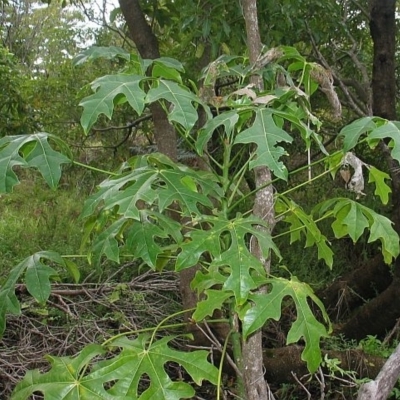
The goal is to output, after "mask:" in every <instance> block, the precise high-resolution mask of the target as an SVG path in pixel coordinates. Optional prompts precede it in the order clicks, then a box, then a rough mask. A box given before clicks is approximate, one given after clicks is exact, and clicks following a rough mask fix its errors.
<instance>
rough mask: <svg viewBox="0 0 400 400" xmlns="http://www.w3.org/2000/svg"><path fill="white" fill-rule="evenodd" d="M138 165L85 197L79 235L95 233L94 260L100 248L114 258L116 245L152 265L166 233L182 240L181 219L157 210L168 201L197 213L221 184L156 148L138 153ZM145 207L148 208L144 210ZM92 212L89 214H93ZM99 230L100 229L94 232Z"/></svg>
mask: <svg viewBox="0 0 400 400" xmlns="http://www.w3.org/2000/svg"><path fill="white" fill-rule="evenodd" d="M139 165H142V166H141V167H139V168H136V169H134V170H133V171H130V172H126V173H123V174H122V175H121V176H117V177H113V178H110V179H107V180H105V181H104V182H102V183H101V184H100V188H99V191H98V192H97V193H95V194H93V195H92V196H90V197H89V199H88V200H87V201H86V202H85V205H84V209H83V212H82V217H83V218H88V220H87V224H86V232H85V236H84V240H85V241H86V242H87V241H88V239H89V238H90V236H94V239H93V243H92V249H91V254H92V257H93V262H94V264H95V265H98V264H99V261H100V258H101V256H102V255H103V254H104V255H105V256H106V257H108V258H109V259H110V260H113V261H119V255H120V247H122V246H124V248H125V250H126V251H128V252H129V253H130V254H134V255H135V256H136V257H139V258H142V259H143V260H144V261H145V262H146V263H148V265H149V266H151V267H153V268H155V267H156V263H157V259H158V257H159V256H160V255H161V254H162V253H163V252H164V247H165V246H166V245H168V244H169V243H168V241H167V243H162V242H163V239H167V238H171V239H173V240H174V242H175V243H177V242H179V241H180V240H181V234H180V232H179V228H180V225H178V224H176V223H175V222H174V221H173V220H171V219H169V218H168V217H165V216H163V215H162V214H161V213H162V212H163V211H165V210H166V209H168V208H169V207H171V206H173V207H174V208H175V211H178V208H176V206H178V207H179V211H180V212H181V213H182V215H183V216H187V217H190V218H194V217H195V216H196V215H202V211H201V210H200V209H199V207H200V206H202V207H206V208H208V209H212V208H213V207H214V204H213V202H212V201H211V198H214V199H216V200H218V199H219V198H220V196H221V193H222V192H221V189H220V187H219V185H218V182H216V180H215V178H214V176H213V175H211V174H209V173H208V172H202V171H193V170H191V169H190V168H188V167H186V166H184V165H180V164H175V163H173V162H172V161H171V160H169V159H168V158H167V157H165V156H163V155H161V154H151V155H147V156H143V157H141V161H140V162H139ZM146 208H147V210H146ZM94 217H96V219H95V220H94V219H93V218H94ZM98 231H100V233H99V234H97V232H98Z"/></svg>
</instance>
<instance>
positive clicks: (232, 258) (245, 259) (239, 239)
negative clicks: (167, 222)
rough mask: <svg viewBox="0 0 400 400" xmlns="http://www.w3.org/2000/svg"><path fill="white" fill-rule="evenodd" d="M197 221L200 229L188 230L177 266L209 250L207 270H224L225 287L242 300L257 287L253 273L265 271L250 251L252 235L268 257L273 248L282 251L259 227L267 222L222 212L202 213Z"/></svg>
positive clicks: (197, 259)
mask: <svg viewBox="0 0 400 400" xmlns="http://www.w3.org/2000/svg"><path fill="white" fill-rule="evenodd" d="M197 222H198V224H197V225H195V228H197V229H195V230H192V231H189V232H188V233H187V235H186V236H187V238H188V240H186V241H184V242H183V243H182V245H181V253H180V254H179V255H178V258H177V260H176V269H177V270H178V271H179V270H182V269H184V268H189V267H191V266H193V265H195V264H196V263H197V262H198V261H199V259H200V257H201V255H202V254H204V253H207V254H208V256H210V257H211V259H212V261H211V267H210V271H208V273H211V271H214V272H217V271H218V270H221V271H224V274H227V278H225V282H224V284H223V289H224V290H225V291H231V292H232V293H233V294H234V296H235V298H236V302H237V303H238V304H243V303H244V302H245V301H246V299H247V296H248V294H249V292H250V290H252V289H254V288H256V287H257V282H256V280H255V278H254V275H258V276H264V275H265V270H264V267H263V265H262V263H261V262H260V260H258V259H257V258H256V257H254V256H253V255H252V254H251V251H250V248H249V247H250V245H249V238H250V236H254V237H255V238H257V240H258V242H259V243H260V247H261V249H262V252H263V257H265V258H266V259H267V258H268V257H269V252H270V250H271V249H272V250H273V251H274V252H275V253H276V254H278V255H279V251H278V249H277V247H276V246H275V244H274V243H273V241H272V239H271V236H270V235H269V234H268V233H267V232H266V231H262V230H259V229H258V228H257V227H259V226H265V223H264V222H263V221H262V220H261V219H258V218H256V217H247V218H244V217H242V216H240V215H238V216H237V217H236V218H235V219H231V220H229V219H226V218H225V217H224V216H222V215H220V216H215V217H214V216H203V217H202V218H201V219H199V220H198V221H197ZM202 227H204V229H202ZM206 275H207V274H206ZM218 283H219V282H218Z"/></svg>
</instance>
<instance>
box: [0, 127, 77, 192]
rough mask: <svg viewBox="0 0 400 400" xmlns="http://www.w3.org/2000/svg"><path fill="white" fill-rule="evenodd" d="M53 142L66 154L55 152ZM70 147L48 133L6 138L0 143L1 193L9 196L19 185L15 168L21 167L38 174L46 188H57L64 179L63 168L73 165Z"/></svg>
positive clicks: (0, 140)
mask: <svg viewBox="0 0 400 400" xmlns="http://www.w3.org/2000/svg"><path fill="white" fill-rule="evenodd" d="M49 140H51V141H52V142H53V143H54V144H56V145H57V146H58V148H59V149H60V150H61V151H63V153H65V154H67V155H68V156H67V155H65V154H63V153H60V152H59V151H56V150H53V149H52V147H51V146H50V144H49ZM70 162H72V161H71V155H70V151H69V148H68V146H67V145H66V144H65V143H64V142H63V141H62V140H61V139H59V138H58V137H56V136H54V135H51V134H49V133H44V132H41V133H36V134H34V135H19V136H5V137H3V138H2V139H0V193H9V192H11V191H12V190H13V187H14V186H15V185H16V184H17V183H19V180H18V178H17V175H16V174H15V172H14V171H13V167H15V166H17V165H19V166H23V167H32V168H36V169H38V170H39V172H40V173H41V174H42V176H43V178H44V179H45V181H46V182H47V184H48V185H49V186H50V187H52V188H54V187H56V186H57V185H58V182H59V181H60V177H61V165H62V164H67V163H70Z"/></svg>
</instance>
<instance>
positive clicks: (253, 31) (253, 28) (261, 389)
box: [242, 0, 275, 400]
mask: <svg viewBox="0 0 400 400" xmlns="http://www.w3.org/2000/svg"><path fill="white" fill-rule="evenodd" d="M242 7H243V14H244V19H245V24H246V35H247V47H248V51H249V60H250V63H251V64H253V65H254V64H255V63H256V61H257V59H258V57H259V56H260V53H261V39H260V31H259V26H258V15H257V1H256V0H242ZM251 81H252V83H254V85H255V86H256V87H257V88H258V89H259V90H261V89H262V86H263V83H262V79H261V77H260V76H258V75H254V76H252V77H251ZM269 182H271V172H270V170H269V169H268V168H265V167H258V168H257V169H256V170H255V184H256V188H260V187H263V186H264V185H265V184H267V183H269ZM253 213H254V214H255V215H256V216H258V217H260V218H263V219H264V220H266V221H268V222H269V223H270V226H271V228H270V229H271V230H272V227H273V226H274V224H275V215H274V193H273V188H272V185H270V186H267V187H265V188H264V189H261V190H259V191H258V192H257V194H256V198H255V202H254V207H253ZM254 242H255V243H252V244H253V246H252V251H253V253H254V254H255V255H256V256H257V257H258V258H260V259H261V251H260V249H259V245H258V243H256V241H254ZM265 267H266V268H267V269H269V260H267V261H266V262H265ZM242 352H243V365H244V381H245V387H246V392H247V399H248V400H261V399H263V400H264V399H273V395H272V392H271V390H270V388H269V386H268V384H267V382H266V381H265V378H264V366H263V360H262V358H261V357H260V354H262V332H261V330H260V331H258V332H255V333H254V334H253V335H252V336H251V337H249V338H248V339H247V340H244V341H243V344H242Z"/></svg>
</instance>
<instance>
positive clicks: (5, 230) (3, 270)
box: [0, 179, 85, 277]
mask: <svg viewBox="0 0 400 400" xmlns="http://www.w3.org/2000/svg"><path fill="white" fill-rule="evenodd" d="M84 200H85V194H84V193H82V192H79V191H76V190H75V189H74V188H73V189H65V188H59V189H57V190H52V189H50V188H48V187H47V186H45V184H44V183H42V182H41V181H40V180H39V179H37V180H35V179H24V180H22V182H21V184H20V185H18V186H16V187H15V189H14V192H13V193H10V194H5V195H1V197H0V256H1V263H0V276H2V277H4V276H6V275H7V273H8V272H9V271H10V269H11V268H12V267H14V266H15V265H16V264H17V263H19V262H20V261H21V260H23V259H24V258H25V257H27V256H29V255H31V254H33V253H35V252H37V251H41V250H53V251H57V252H59V253H60V254H62V255H64V254H65V255H66V254H76V253H77V252H78V250H79V246H80V240H81V229H82V222H81V221H79V220H78V217H79V214H80V212H81V209H82V206H83V202H84Z"/></svg>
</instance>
